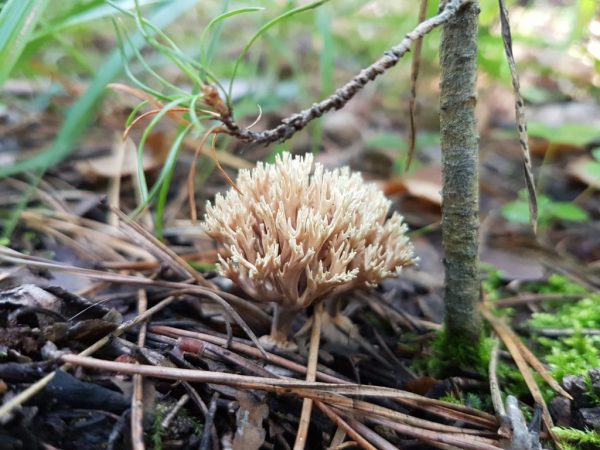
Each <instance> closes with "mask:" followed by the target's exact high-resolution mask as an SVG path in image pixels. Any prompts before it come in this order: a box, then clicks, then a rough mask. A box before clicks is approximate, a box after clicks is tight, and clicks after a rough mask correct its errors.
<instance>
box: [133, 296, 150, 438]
mask: <svg viewBox="0 0 600 450" xmlns="http://www.w3.org/2000/svg"><path fill="white" fill-rule="evenodd" d="M147 308H148V295H147V294H146V291H145V290H144V289H140V290H138V315H139V314H144V313H145V312H146V310H147ZM145 342H146V323H142V325H141V327H140V332H139V334H138V340H137V344H138V346H139V347H143V346H144V344H145ZM143 420H144V377H143V376H142V375H137V374H136V375H134V376H133V395H132V396H131V446H132V447H133V449H134V450H144V449H145V448H146V446H145V444H144V424H143Z"/></svg>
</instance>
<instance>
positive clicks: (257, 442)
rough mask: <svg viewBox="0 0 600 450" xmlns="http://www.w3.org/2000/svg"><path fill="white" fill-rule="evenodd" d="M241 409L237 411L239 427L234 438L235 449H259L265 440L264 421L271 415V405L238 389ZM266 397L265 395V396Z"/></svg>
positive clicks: (237, 396)
mask: <svg viewBox="0 0 600 450" xmlns="http://www.w3.org/2000/svg"><path fill="white" fill-rule="evenodd" d="M237 392H238V393H237V395H236V398H237V400H238V402H239V405H240V407H239V409H238V411H237V413H236V415H235V416H236V421H237V429H236V430H235V436H234V438H233V450H258V449H259V448H260V447H261V446H262V445H263V443H264V442H265V437H266V434H267V432H266V430H265V429H264V427H263V421H264V420H265V419H266V418H267V417H268V416H269V407H268V406H267V403H266V401H265V399H264V398H263V399H262V400H261V399H260V398H259V397H258V396H257V395H253V394H252V393H250V392H244V391H237ZM263 397H264V396H263Z"/></svg>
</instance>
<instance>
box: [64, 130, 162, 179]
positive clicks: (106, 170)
mask: <svg viewBox="0 0 600 450" xmlns="http://www.w3.org/2000/svg"><path fill="white" fill-rule="evenodd" d="M161 141H162V137H161V136H155V137H154V139H153V140H152V142H150V139H149V142H148V144H150V145H146V147H145V149H144V154H143V156H142V167H143V169H144V172H148V171H151V170H155V169H158V168H159V167H160V166H161V165H162V164H163V162H164V160H165V158H166V153H167V152H166V150H168V147H167V146H166V145H160V144H161V143H162V142H161ZM155 144H156V145H155ZM75 168H76V169H77V170H78V171H79V172H80V173H82V174H84V175H86V176H88V177H100V178H114V177H117V176H121V177H127V176H130V175H132V174H133V173H135V172H137V170H138V157H137V146H136V144H135V143H134V142H133V140H131V139H130V138H127V140H125V141H122V140H121V135H120V134H119V135H118V136H116V137H115V144H114V146H113V149H112V151H111V153H110V154H108V155H103V156H98V157H95V158H88V159H85V160H83V161H79V162H77V163H76V164H75Z"/></svg>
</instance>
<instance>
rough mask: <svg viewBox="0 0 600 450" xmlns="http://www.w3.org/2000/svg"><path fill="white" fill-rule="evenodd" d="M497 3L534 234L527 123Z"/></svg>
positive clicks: (504, 15)
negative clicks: (512, 89)
mask: <svg viewBox="0 0 600 450" xmlns="http://www.w3.org/2000/svg"><path fill="white" fill-rule="evenodd" d="M498 2H499V5H500V23H501V24H502V40H503V42H504V51H505V53H506V59H507V60H508V66H509V68H510V74H511V77H512V83H513V88H514V91H515V114H516V118H517V129H518V130H519V142H520V144H521V150H522V151H523V170H524V172H525V183H526V184H527V191H528V193H529V211H530V213H531V214H530V217H531V226H532V227H533V232H534V233H536V232H537V217H538V206H537V194H536V192H535V181H534V178H533V170H532V168H531V155H530V152H529V139H528V137H527V122H526V119H525V104H524V102H523V97H522V96H521V86H520V83H519V74H518V73H517V67H516V64H515V58H514V55H513V51H512V37H511V33H510V22H509V21H508V11H507V9H506V5H505V4H504V0H498Z"/></svg>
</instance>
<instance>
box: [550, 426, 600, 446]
mask: <svg viewBox="0 0 600 450" xmlns="http://www.w3.org/2000/svg"><path fill="white" fill-rule="evenodd" d="M552 431H554V433H555V434H556V436H558V438H559V439H560V441H561V444H563V449H565V450H570V449H573V450H575V449H576V450H587V449H589V450H592V449H597V448H600V433H598V432H597V431H591V430H577V429H575V428H561V427H554V428H553V429H552Z"/></svg>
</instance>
